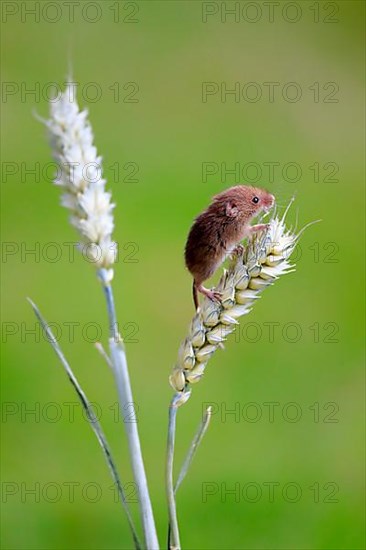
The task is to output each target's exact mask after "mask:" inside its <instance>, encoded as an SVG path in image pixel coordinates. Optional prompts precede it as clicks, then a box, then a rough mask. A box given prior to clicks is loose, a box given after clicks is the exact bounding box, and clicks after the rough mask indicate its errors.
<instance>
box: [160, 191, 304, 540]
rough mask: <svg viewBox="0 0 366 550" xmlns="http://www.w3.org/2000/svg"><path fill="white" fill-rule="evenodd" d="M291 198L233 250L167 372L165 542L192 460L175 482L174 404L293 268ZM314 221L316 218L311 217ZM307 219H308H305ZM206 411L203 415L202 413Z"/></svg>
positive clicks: (175, 534) (174, 527) (175, 532)
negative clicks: (288, 217)
mask: <svg viewBox="0 0 366 550" xmlns="http://www.w3.org/2000/svg"><path fill="white" fill-rule="evenodd" d="M292 202H293V200H291V201H290V203H289V205H288V207H287V208H286V210H285V212H284V214H283V216H282V218H280V217H279V216H278V215H276V214H275V215H274V217H273V218H272V219H271V221H270V223H269V227H268V229H267V231H266V232H265V233H257V234H254V235H253V236H252V237H251V238H250V239H249V241H248V243H247V246H246V247H245V248H242V249H241V252H239V253H238V254H236V255H235V257H234V258H233V260H232V263H231V265H230V267H229V269H228V270H226V269H225V270H224V272H223V275H222V277H221V279H220V281H219V284H218V285H217V287H216V288H215V290H216V291H218V292H220V293H221V296H222V298H221V300H220V302H215V301H212V300H210V299H208V298H205V299H204V300H203V302H202V306H201V307H200V308H199V309H198V310H197V312H196V314H195V315H194V317H193V319H192V322H191V324H190V327H189V331H188V335H187V337H186V338H185V339H184V341H183V342H182V344H181V346H180V348H179V352H178V359H177V362H176V364H175V366H174V368H173V372H172V374H171V375H170V377H169V381H170V384H171V386H172V388H173V389H174V390H175V394H174V396H173V398H172V400H171V403H170V407H169V423H168V443H167V460H166V490H167V500H168V510H169V535H168V539H169V548H170V549H171V550H173V549H174V550H175V549H179V548H180V537H179V528H178V519H177V512H176V503H175V492H176V489H177V486H178V487H179V485H180V483H181V481H182V479H183V477H184V475H185V474H186V473H187V470H188V467H189V464H190V461H189V460H188V462H187V461H186V462H185V463H184V466H183V468H182V471H181V473H180V474H179V476H178V482H177V486H176V488H174V482H173V461H174V460H173V459H174V445H175V431H176V416H177V411H178V408H179V407H180V406H181V405H183V404H184V403H186V401H187V400H188V399H189V397H190V395H191V391H192V389H191V386H192V384H195V383H197V382H199V381H200V380H201V379H202V377H203V375H204V373H205V369H206V366H207V363H208V361H209V359H210V358H211V357H212V355H213V354H214V353H215V352H216V351H217V350H218V349H219V348H222V347H223V344H224V342H225V340H226V338H227V336H228V335H229V334H231V333H232V332H233V331H234V330H235V328H236V326H237V325H238V324H239V322H238V319H239V318H240V317H242V316H243V315H246V314H248V313H249V312H250V311H251V309H252V306H253V304H254V303H255V301H256V300H258V298H260V297H261V293H262V292H263V290H264V289H265V288H267V287H269V286H271V285H272V284H273V283H274V282H275V281H276V280H277V279H278V278H279V277H280V276H281V275H284V274H286V273H290V272H292V271H294V270H295V266H294V265H293V264H291V263H290V262H289V257H290V256H291V254H292V252H293V251H294V248H295V246H296V243H297V242H298V239H299V238H300V235H301V234H302V232H303V231H304V230H305V229H306V227H308V226H305V227H304V228H303V229H302V230H301V231H300V232H299V233H296V232H294V231H292V230H291V229H287V228H286V225H285V218H286V215H287V212H288V210H289V207H290V205H291V203H292ZM313 223H314V222H313ZM308 225H310V224H308ZM206 416H207V415H206ZM206 428H207V425H206V427H205V421H204V422H203V423H202V427H201V429H200V431H199V433H201V436H200V437H196V438H195V439H194V441H193V443H192V446H191V449H190V451H189V453H188V456H190V454H192V451H193V445H194V450H196V448H197V446H198V444H199V442H200V441H201V439H202V437H203V434H204V432H205V429H206Z"/></svg>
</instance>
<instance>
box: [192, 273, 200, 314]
mask: <svg viewBox="0 0 366 550" xmlns="http://www.w3.org/2000/svg"><path fill="white" fill-rule="evenodd" d="M192 294H193V302H194V307H195V308H196V310H197V309H198V306H199V302H198V292H197V286H196V281H195V280H194V279H193V286H192Z"/></svg>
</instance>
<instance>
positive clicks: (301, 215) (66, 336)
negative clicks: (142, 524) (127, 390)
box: [1, 1, 364, 550]
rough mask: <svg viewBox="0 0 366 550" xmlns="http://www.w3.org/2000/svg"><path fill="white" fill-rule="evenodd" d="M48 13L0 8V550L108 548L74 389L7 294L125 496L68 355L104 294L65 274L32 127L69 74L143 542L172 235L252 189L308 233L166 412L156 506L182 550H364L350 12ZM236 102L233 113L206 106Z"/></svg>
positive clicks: (146, 9) (193, 9) (176, 264)
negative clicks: (107, 209) (169, 449)
mask: <svg viewBox="0 0 366 550" xmlns="http://www.w3.org/2000/svg"><path fill="white" fill-rule="evenodd" d="M66 4H68V3H64V2H59V3H57V4H56V8H55V3H50V2H41V3H35V2H22V3H15V2H3V3H2V9H3V24H2V31H3V32H2V46H3V75H2V76H3V98H2V138H3V139H2V143H3V145H2V161H3V162H2V216H1V222H2V240H3V242H4V248H3V256H2V274H3V278H2V281H3V285H2V329H3V336H2V359H3V362H2V369H1V376H2V400H3V409H2V411H3V414H2V420H3V426H2V438H3V439H2V442H3V445H2V484H3V485H2V488H3V497H2V501H3V503H2V506H3V511H2V547H3V548H6V549H9V550H10V549H24V550H25V549H27V550H28V549H61V548H62V549H66V548H67V549H87V548H88V549H90V548H95V549H116V548H130V547H131V540H130V535H129V532H128V528H127V525H126V521H125V518H124V516H123V514H122V512H121V509H120V506H119V504H117V503H116V502H115V495H114V492H113V491H112V490H111V485H112V482H111V479H110V477H109V473H108V471H107V468H106V466H105V464H104V462H103V456H102V453H101V451H100V449H99V447H98V444H97V442H96V440H95V438H94V436H93V434H92V432H91V430H90V428H89V426H88V425H87V423H86V421H85V420H84V418H83V416H82V414H81V411H80V406H78V405H77V398H76V396H75V394H74V392H73V389H72V388H71V386H70V384H69V382H68V380H67V379H66V376H65V374H64V372H63V371H62V369H61V367H60V365H59V363H58V361H57V358H56V357H55V355H54V353H53V351H52V349H51V348H50V346H49V344H48V343H47V342H46V341H45V339H44V338H43V337H42V336H41V337H39V335H38V336H37V335H35V334H32V333H31V332H28V331H32V330H33V331H34V330H35V329H36V324H35V319H34V317H33V314H32V311H31V309H30V306H29V305H28V303H27V302H26V297H27V296H30V297H31V298H32V299H33V300H34V301H35V302H36V303H37V304H38V306H39V307H40V309H41V311H42V312H43V314H44V315H45V317H46V318H47V319H48V321H53V322H54V323H57V324H58V330H59V334H58V335H59V336H60V343H61V345H62V347H63V350H64V352H65V354H66V356H67V357H68V358H69V360H70V362H71V364H72V366H73V368H74V369H75V372H76V374H77V376H78V377H79V379H80V382H81V383H82V385H83V387H84V389H85V391H86V392H87V394H88V396H89V398H90V399H91V400H92V401H94V402H96V403H97V407H99V408H98V409H97V410H98V411H99V412H100V411H102V417H101V421H102V424H103V426H104V428H105V431H106V433H107V435H108V437H109V440H110V443H111V445H112V446H113V449H114V454H115V456H116V459H117V461H118V464H119V465H120V469H121V473H122V476H123V479H124V480H125V481H126V482H131V481H132V476H131V472H130V467H129V463H128V455H127V451H126V441H125V438H124V433H123V426H122V425H121V424H120V423H118V419H116V400H117V399H116V392H115V388H114V385H113V380H112V377H111V373H110V372H109V371H108V368H107V367H106V366H105V365H104V364H103V361H102V359H101V358H100V356H99V355H98V353H97V352H96V350H95V349H94V347H93V345H92V342H91V341H92V340H95V338H96V336H95V334H96V332H95V331H93V327H92V325H91V324H90V323H94V324H95V323H99V325H100V327H101V331H102V334H101V336H100V335H99V336H98V338H100V339H102V341H103V342H104V343H106V340H107V321H106V311H105V306H104V299H103V296H102V292H101V289H100V287H99V284H98V282H97V280H96V278H95V273H94V270H93V268H92V267H91V266H90V265H87V262H86V261H84V260H83V258H82V257H81V256H80V255H78V254H75V259H74V261H70V254H69V252H68V250H69V248H68V245H67V244H65V243H70V242H72V241H75V240H77V236H76V233H75V232H74V231H73V229H72V228H71V227H70V225H69V224H68V222H67V212H66V211H65V210H64V209H62V208H60V206H59V189H58V188H56V187H55V186H53V185H52V184H51V183H50V180H51V177H52V167H50V166H49V165H48V164H47V163H49V162H50V150H49V147H48V145H47V141H46V137H45V131H44V127H43V126H42V125H41V124H40V123H39V122H38V121H37V120H36V119H35V117H34V116H33V114H32V113H33V112H34V111H36V112H37V113H38V114H39V115H40V116H43V117H45V116H47V112H48V105H47V94H48V93H51V88H50V86H49V83H52V82H56V83H58V85H59V86H60V87H62V86H63V83H64V80H65V76H66V74H67V71H68V65H69V60H72V66H73V74H74V79H75V80H76V81H77V82H79V83H80V86H79V89H78V100H79V103H80V105H81V106H82V107H87V108H88V109H89V113H90V120H91V123H92V125H93V129H94V132H95V136H96V145H97V147H98V151H99V153H100V154H102V155H103V159H104V160H103V163H104V172H105V176H106V178H107V180H108V187H109V189H111V191H112V193H113V199H114V201H115V202H116V204H117V207H116V209H115V221H116V229H115V239H116V240H117V241H118V242H119V246H120V251H121V255H120V259H119V262H118V264H117V266H116V270H115V280H114V289H115V294H116V300H117V307H118V312H119V319H120V322H121V326H122V333H123V335H124V336H125V337H126V340H127V350H128V359H129V365H130V372H131V378H132V382H133V388H134V394H135V400H136V403H137V407H138V422H139V430H140V435H141V440H142V446H143V451H144V457H145V462H146V468H147V473H148V477H149V480H150V491H151V496H152V499H153V504H154V509H155V514H156V521H157V527H158V530H159V536H160V541H161V544H162V547H164V545H165V537H166V524H167V512H166V505H165V490H164V484H163V475H164V453H165V440H166V424H167V406H168V402H169V399H170V396H171V389H170V387H169V385H168V375H169V372H170V369H171V367H172V365H173V364H174V361H175V358H176V354H177V350H178V346H179V343H180V341H181V340H182V339H183V337H184V336H185V333H186V330H187V326H188V324H189V321H190V319H191V316H192V313H193V310H192V308H193V305H192V299H191V279H190V276H189V274H188V273H187V272H186V270H185V268H184V263H183V248H184V244H185V238H186V234H187V232H188V229H189V227H190V224H191V222H192V219H193V217H194V216H195V215H196V214H197V213H198V212H199V211H200V210H201V209H203V207H204V206H205V205H207V203H208V201H209V200H210V197H211V196H212V195H213V194H214V193H216V192H218V191H219V190H221V189H224V188H225V187H228V186H229V185H233V184H234V183H238V182H247V183H254V182H255V183H256V184H257V185H260V186H264V187H267V188H268V189H270V190H271V192H273V193H274V194H275V195H276V197H277V200H278V203H279V205H280V206H281V207H283V206H284V205H285V204H286V203H287V201H288V200H289V198H290V197H291V196H292V195H293V194H294V193H296V197H297V198H296V203H295V205H296V207H294V208H293V211H292V213H291V215H290V222H294V223H295V221H296V210H297V211H298V220H299V221H298V223H299V226H301V225H303V224H305V223H307V222H309V221H311V220H315V219H318V218H321V219H322V220H323V221H322V223H321V224H317V225H315V226H314V227H311V228H310V229H308V230H307V231H306V232H305V234H304V235H303V237H302V239H301V243H300V248H299V250H298V261H297V271H296V273H294V274H291V275H289V276H287V277H284V278H283V279H281V280H280V281H279V282H278V283H276V285H275V286H274V287H273V288H271V289H269V290H268V291H266V293H265V295H264V296H263V299H262V300H261V301H260V303H258V304H257V305H256V307H255V308H254V310H253V311H252V312H251V314H250V316H248V317H245V318H243V319H242V322H241V327H242V328H241V329H240V332H238V333H237V334H236V335H235V336H232V337H231V339H230V340H229V341H228V344H227V346H226V350H225V351H220V352H218V353H217V354H216V355H215V356H214V358H213V359H212V360H211V362H210V363H209V365H208V367H207V370H206V375H205V377H204V379H203V380H202V382H200V383H199V384H198V385H196V386H195V387H194V391H193V394H192V397H191V399H190V401H189V402H188V403H187V405H186V406H185V407H184V408H183V409H182V410H181V411H180V413H179V419H178V436H177V437H178V439H177V463H179V462H180V461H181V460H182V458H183V457H184V453H185V450H186V449H187V446H188V444H189V441H190V438H191V437H192V434H193V432H194V430H195V428H196V426H197V425H198V422H199V419H200V416H201V411H202V408H203V406H204V403H205V402H212V403H213V407H214V412H215V414H214V416H213V418H212V424H211V426H210V429H209V431H208V433H207V435H206V437H205V440H204V442H203V444H202V447H201V448H200V450H199V453H198V455H197V457H196V460H195V462H194V464H193V466H192V469H191V471H190V474H189V476H188V478H187V479H186V481H185V482H184V485H183V486H182V488H181V490H180V494H179V496H178V511H179V520H180V526H181V538H182V543H183V547H184V548H190V549H199V548H202V549H203V548H205V549H229V548H230V549H231V548H245V549H263V550H264V549H266V550H267V549H268V550H269V549H285V548H289V549H290V548H291V549H293V548H298V549H359V548H364V538H363V515H364V500H363V489H364V457H363V449H364V445H363V440H364V419H363V413H364V391H363V387H364V386H363V384H364V379H363V328H364V327H363V298H362V296H363V283H364V272H363V261H362V258H363V245H364V242H363V239H364V236H363V235H364V232H363V208H364V206H363V205H364V181H363V178H364V172H363V170H364V150H363V147H364V142H363V127H364V121H363V116H364V109H363V85H364V66H363V63H364V54H363V44H364V3H363V2H357V1H356V2H352V1H346V2H331V3H329V2H328V3H323V2H315V3H311V2H298V3H297V4H296V5H295V7H294V5H293V3H289V2H281V3H280V4H279V6H277V7H276V6H275V7H274V8H273V9H274V12H273V14H272V11H271V13H270V12H269V9H270V8H269V7H268V4H267V5H266V3H262V2H255V3H253V2H252V3H250V5H249V4H248V2H236V3H234V2H226V3H223V4H221V3H219V2H217V3H215V2H210V3H206V4H205V3H203V4H202V3H201V2H199V1H193V2H189V1H188V2H184V1H180V2H179V1H178V2H175V1H169V2H164V1H163V2H138V3H135V2H128V3H126V2H109V1H105V2H75V3H73V9H74V15H73V17H71V15H70V9H71V8H70V6H69V7H68V6H67V5H66ZM289 4H292V7H291V5H289ZM37 6H38V7H37ZM57 6H58V8H57ZM238 6H239V7H238ZM296 6H298V7H296ZM225 9H226V10H229V9H235V10H237V11H236V12H235V13H234V15H230V14H228V13H227V11H226V12H225ZM27 10H36V12H35V15H32V14H30V13H29V12H28V11H27ZM238 10H239V11H238ZM271 10H272V8H271ZM271 14H272V15H271ZM93 21H94V22H93ZM131 82H132V83H134V84H128V83H131ZM205 82H210V83H214V84H211V88H210V89H211V90H213V93H212V95H209V96H207V97H206V101H203V100H202V89H203V86H205V84H203V83H205ZM270 82H272V83H276V84H273V85H272V86H273V87H272V89H273V90H274V95H273V96H270V95H269V90H270V85H269V84H268V83H270ZM91 83H94V84H91ZM235 83H239V84H236V86H239V90H240V96H239V97H237V96H234V95H225V93H224V92H225V86H226V89H227V90H230V89H233V88H234V87H235ZM248 83H254V84H252V85H251V86H247V84H248ZM265 83H267V84H265ZM289 83H296V86H294V85H291V84H289ZM329 83H330V84H329ZM117 89H118V90H119V95H118V94H117ZM237 89H238V88H237ZM27 90H35V93H33V94H32V93H29V94H27V93H26V92H27ZM96 92H98V94H99V97H97V98H95V93H96ZM221 92H223V95H221ZM256 94H258V101H253V98H255V96H256ZM295 94H296V95H297V94H299V95H298V101H291V99H293V98H296V96H295ZM300 95H301V97H300ZM131 99H133V100H135V101H133V102H131ZM36 163H38V165H37V164H36ZM129 163H133V164H129ZM204 163H211V164H210V165H209V168H210V170H211V173H210V174H209V175H207V177H203V170H205V166H207V165H205V164H204ZM250 163H252V164H250ZM268 163H277V164H273V165H272V166H273V167H274V168H273V170H274V172H273V178H272V177H271V175H270V173H269V164H268ZM288 163H296V164H295V165H294V164H290V165H289V164H288ZM235 165H236V170H240V173H239V174H238V173H235V171H234V173H233V172H231V173H225V170H226V171H227V170H233V168H234V167H235ZM299 167H300V168H299ZM31 169H33V170H35V172H34V173H33V174H32V173H27V170H31ZM47 170H48V172H47ZM132 172H134V174H133V175H131V174H132ZM131 180H132V181H131ZM49 243H55V245H49ZM131 243H132V244H131ZM52 246H53V248H52ZM30 249H36V251H37V252H36V254H34V255H31V254H27V253H26V251H27V250H30ZM60 251H61V254H59V255H60V257H59V258H57V261H54V262H53V261H51V259H52V258H53V257H54V254H55V252H57V253H59V252H60ZM136 260H137V261H136ZM70 323H77V324H76V325H75V334H74V338H70V332H69V328H68V327H70ZM272 323H275V324H273V325H272ZM288 323H290V325H289V324H288ZM269 324H271V326H273V327H274V337H273V338H270V333H269V326H270V325H269ZM88 340H89V341H88ZM269 403H272V405H269ZM270 407H273V410H274V413H273V416H272V417H271V416H270V414H269V412H270ZM32 410H33V411H35V412H34V413H33V414H32V413H31V411H32ZM230 411H235V412H234V413H232V414H230ZM208 484H210V485H208ZM288 484H290V485H288ZM72 487H73V488H74V491H72V489H71V488H72ZM270 487H272V488H273V491H274V492H273V495H272V494H270V491H269V488H270ZM208 490H209V491H210V494H207V491H208ZM230 490H234V491H236V492H235V494H231V493H230ZM32 491H33V492H32ZM72 493H74V494H73V495H72ZM211 493H212V494H211ZM70 495H71V496H70ZM131 496H133V491H132V492H131ZM292 501H293V502H292ZM131 506H132V509H133V513H134V515H135V516H136V518H137V513H138V512H137V505H136V504H135V503H131Z"/></svg>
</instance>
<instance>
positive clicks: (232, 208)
mask: <svg viewBox="0 0 366 550" xmlns="http://www.w3.org/2000/svg"><path fill="white" fill-rule="evenodd" d="M238 213H239V208H238V207H237V206H236V204H235V202H234V201H228V202H227V203H226V215H227V216H228V217H229V218H236V216H237V215H238Z"/></svg>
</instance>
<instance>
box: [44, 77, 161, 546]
mask: <svg viewBox="0 0 366 550" xmlns="http://www.w3.org/2000/svg"><path fill="white" fill-rule="evenodd" d="M74 91H75V88H74V86H73V84H72V83H71V82H70V83H68V85H67V87H66V89H65V91H64V93H62V94H61V95H60V97H58V98H57V100H55V101H53V102H51V105H50V118H49V120H47V121H44V122H45V124H46V126H47V128H48V132H49V137H50V143H51V148H52V154H53V157H54V159H55V160H56V162H57V164H58V167H59V170H58V173H57V177H56V178H55V181H54V183H55V184H56V185H58V186H60V187H61V188H62V195H61V204H62V205H63V206H65V207H66V208H67V209H68V210H69V211H70V222H71V224H72V225H73V226H74V227H75V228H76V229H77V230H78V232H79V234H80V242H79V245H78V246H79V248H81V249H83V252H85V253H86V255H87V257H88V259H89V260H90V261H91V262H93V263H94V265H95V267H96V268H97V269H98V272H97V273H98V277H99V280H100V282H101V283H102V287H103V291H104V294H105V298H106V304H107V311H108V319H109V332H110V338H109V348H110V354H111V357H110V362H111V365H112V369H113V373H114V377H115V382H116V387H117V391H118V397H119V402H120V408H121V413H122V417H123V419H124V425H125V431H126V435H127V440H128V445H129V453H130V459H131V465H132V470H133V474H134V478H135V481H136V484H137V487H138V500H139V509H140V516H141V523H142V526H143V531H144V537H145V543H146V548H147V549H149V550H156V548H158V546H159V543H158V539H157V535H156V528H155V522H154V517H153V511H152V506H151V501H150V496H149V491H148V486H147V479H146V474H145V468H144V463H143V459H142V452H141V447H140V440H139V435H138V429H137V423H136V422H129V420H128V419H125V418H124V411H126V405H128V404H130V403H133V402H134V399H133V397H132V389H131V384H130V378H129V373H128V367H127V359H126V354H125V350H124V346H123V342H122V338H121V336H120V334H119V332H118V323H117V315H116V310H115V304H114V298H113V291H112V286H111V281H112V279H113V274H114V272H113V264H114V262H115V259H116V253H117V245H116V243H115V242H114V241H113V240H112V231H113V228H114V220H113V208H114V204H113V203H112V201H111V194H110V193H109V192H108V191H106V189H105V185H106V181H105V179H104V178H103V177H102V158H101V157H100V156H98V154H97V150H96V147H95V146H94V144H93V141H94V136H93V131H92V128H91V125H90V123H89V121H88V119H87V115H88V113H87V111H86V110H84V111H80V109H79V106H78V104H77V101H76V97H75V93H74ZM70 372H71V373H72V371H71V368H70ZM74 387H76V386H75V385H74ZM104 450H105V449H104ZM124 504H125V505H126V503H125V502H124ZM129 520H131V518H130V517H129ZM130 526H131V529H132V531H133V535H134V539H135V545H137V544H138V540H137V536H136V533H135V529H134V526H133V524H132V520H131V521H130Z"/></svg>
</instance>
